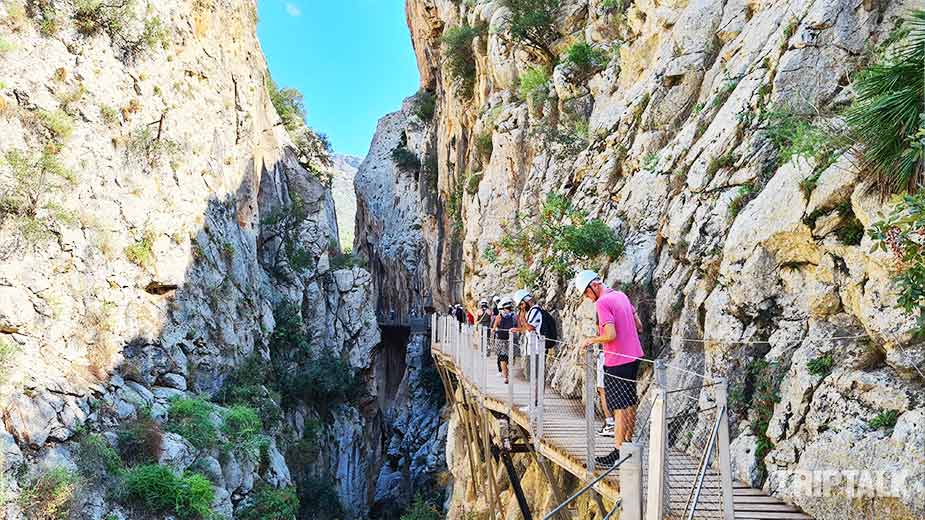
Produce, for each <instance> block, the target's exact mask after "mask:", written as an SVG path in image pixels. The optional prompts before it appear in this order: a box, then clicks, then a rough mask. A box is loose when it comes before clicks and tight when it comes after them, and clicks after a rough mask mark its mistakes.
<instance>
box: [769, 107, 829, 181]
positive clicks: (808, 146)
mask: <svg viewBox="0 0 925 520" xmlns="http://www.w3.org/2000/svg"><path fill="white" fill-rule="evenodd" d="M762 123H763V127H764V130H765V132H766V134H767V136H768V138H769V139H770V140H771V142H772V143H773V144H774V146H775V147H776V148H777V150H778V164H786V163H788V162H790V160H791V159H792V158H794V157H797V156H802V157H806V158H812V159H815V160H816V170H817V171H822V170H824V169H826V168H827V167H829V165H831V164H832V163H833V162H835V159H836V158H837V155H838V152H839V147H838V146H837V145H836V143H835V140H834V139H833V138H832V137H831V136H830V135H829V134H828V133H827V132H826V131H825V130H824V129H823V128H822V127H821V126H819V125H818V124H814V123H813V122H812V118H811V116H810V115H808V114H799V113H795V112H791V111H789V110H784V109H780V108H772V109H770V110H768V111H766V112H764V113H763V114H762ZM810 191H811V190H810Z"/></svg>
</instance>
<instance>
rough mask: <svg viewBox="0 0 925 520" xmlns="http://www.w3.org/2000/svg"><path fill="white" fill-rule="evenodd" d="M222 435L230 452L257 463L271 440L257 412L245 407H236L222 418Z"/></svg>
mask: <svg viewBox="0 0 925 520" xmlns="http://www.w3.org/2000/svg"><path fill="white" fill-rule="evenodd" d="M222 419H223V420H222V433H223V434H224V436H225V442H226V443H227V446H228V448H229V449H230V451H232V452H234V453H236V454H237V455H238V456H240V457H242V458H244V459H246V460H249V461H251V462H257V461H259V460H260V454H261V452H262V451H263V449H264V448H266V447H267V446H268V445H269V439H267V437H266V436H265V435H264V434H263V421H261V420H260V416H259V415H257V411H256V410H254V409H253V408H251V407H249V406H245V405H235V406H232V407H231V408H229V409H228V410H226V411H225V413H224V414H223V416H222Z"/></svg>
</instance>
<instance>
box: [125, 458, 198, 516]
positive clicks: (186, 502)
mask: <svg viewBox="0 0 925 520" xmlns="http://www.w3.org/2000/svg"><path fill="white" fill-rule="evenodd" d="M119 496H120V498H121V500H122V501H123V502H127V503H134V504H136V505H138V506H139V507H141V508H142V509H144V510H145V511H146V512H148V513H153V514H172V515H175V516H176V517H177V518H179V519H181V520H194V519H208V518H210V517H211V515H212V501H213V500H214V499H215V489H214V488H213V487H212V483H211V482H209V480H208V479H207V478H206V477H204V476H202V475H200V474H198V473H184V474H183V475H177V474H176V473H174V471H173V470H172V469H170V468H169V467H167V466H163V465H160V464H146V465H143V466H138V467H135V468H132V469H130V470H128V471H126V472H125V474H124V476H123V479H122V487H121V489H120V491H119Z"/></svg>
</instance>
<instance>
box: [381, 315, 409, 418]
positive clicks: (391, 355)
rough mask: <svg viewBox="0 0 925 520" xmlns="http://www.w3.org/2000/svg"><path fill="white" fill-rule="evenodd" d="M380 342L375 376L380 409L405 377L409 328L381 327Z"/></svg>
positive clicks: (389, 399) (395, 391) (385, 405)
mask: <svg viewBox="0 0 925 520" xmlns="http://www.w3.org/2000/svg"><path fill="white" fill-rule="evenodd" d="M381 331H382V340H381V341H380V342H379V346H378V349H379V356H380V359H381V362H380V363H379V368H380V370H379V371H378V373H377V374H376V390H377V392H376V394H377V395H378V396H379V399H380V407H381V408H383V409H384V408H386V407H387V406H388V404H387V403H388V402H390V401H391V400H392V399H393V398H394V397H395V394H396V393H397V392H398V387H399V385H401V382H402V379H403V378H404V377H405V369H406V368H407V362H406V360H405V353H406V351H407V345H408V339H409V338H410V336H411V328H410V327H399V326H383V327H381Z"/></svg>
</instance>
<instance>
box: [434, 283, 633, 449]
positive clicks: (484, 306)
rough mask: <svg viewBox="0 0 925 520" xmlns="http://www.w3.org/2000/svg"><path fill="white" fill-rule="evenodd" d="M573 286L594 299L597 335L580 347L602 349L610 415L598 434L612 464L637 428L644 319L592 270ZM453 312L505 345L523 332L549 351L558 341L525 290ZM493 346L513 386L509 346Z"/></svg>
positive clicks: (601, 381) (604, 398)
mask: <svg viewBox="0 0 925 520" xmlns="http://www.w3.org/2000/svg"><path fill="white" fill-rule="evenodd" d="M573 287H574V289H575V291H576V292H577V294H579V295H580V296H581V297H582V298H586V299H588V300H590V301H591V302H593V303H594V307H595V309H596V314H597V324H598V330H597V335H595V336H591V337H587V338H584V339H583V340H582V341H581V343H580V344H579V348H581V349H587V348H595V349H597V348H600V350H601V355H598V356H597V393H598V398H599V399H600V404H601V408H602V409H603V410H604V415H605V418H606V419H605V423H604V426H603V427H602V428H601V430H600V431H599V432H598V433H599V434H600V435H603V436H608V437H613V438H614V449H613V451H612V452H611V453H609V454H607V455H606V456H604V457H597V463H598V464H600V465H602V466H611V465H613V464H615V463H616V462H617V461H618V460H620V446H621V445H622V443H623V442H629V441H630V440H631V439H632V437H633V430H634V429H635V427H636V405H637V403H638V396H637V394H636V375H637V372H638V370H639V360H640V359H642V357H643V351H642V343H641V342H640V340H639V333H640V332H641V331H642V321H641V320H640V319H639V315H638V314H637V312H636V309H635V307H633V304H632V303H631V302H630V300H629V298H628V297H627V296H626V294H624V293H623V292H621V291H617V290H613V289H611V288H609V287H607V286H606V285H604V283H603V281H602V280H601V277H600V276H599V275H598V274H597V273H595V272H594V271H581V272H579V273H578V274H577V275H576V276H575V279H574V281H573ZM449 314H450V315H451V316H453V317H454V318H455V319H457V320H458V321H459V322H460V323H468V324H470V325H479V326H483V327H487V328H488V329H489V330H490V337H491V338H492V339H494V340H495V341H496V342H500V343H501V344H504V343H506V342H507V341H508V339H509V337H510V334H512V333H520V334H525V335H527V337H528V338H532V339H533V340H534V341H538V340H539V338H544V339H545V348H547V349H549V348H554V347H555V346H556V345H557V344H558V343H559V342H558V339H559V338H558V330H557V328H556V323H555V320H554V319H553V317H552V316H551V315H550V314H549V312H547V311H546V309H544V308H543V307H542V306H541V305H540V304H539V302H537V301H536V299H534V297H533V295H532V294H531V292H530V291H529V290H527V289H520V290H518V291H516V292H514V294H512V295H509V296H508V295H505V296H498V295H495V296H493V297H492V298H491V299H490V300H489V299H482V300H480V301H479V304H478V309H477V311H476V314H475V315H473V314H472V313H470V312H468V311H466V310H464V309H463V307H462V305H454V306H452V307H451V308H450V311H449ZM598 345H600V347H598ZM495 350H496V352H497V364H498V372H499V373H500V374H501V376H502V377H503V379H504V382H505V384H509V382H510V369H509V363H510V359H509V356H508V351H507V349H506V348H497V349H495Z"/></svg>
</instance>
